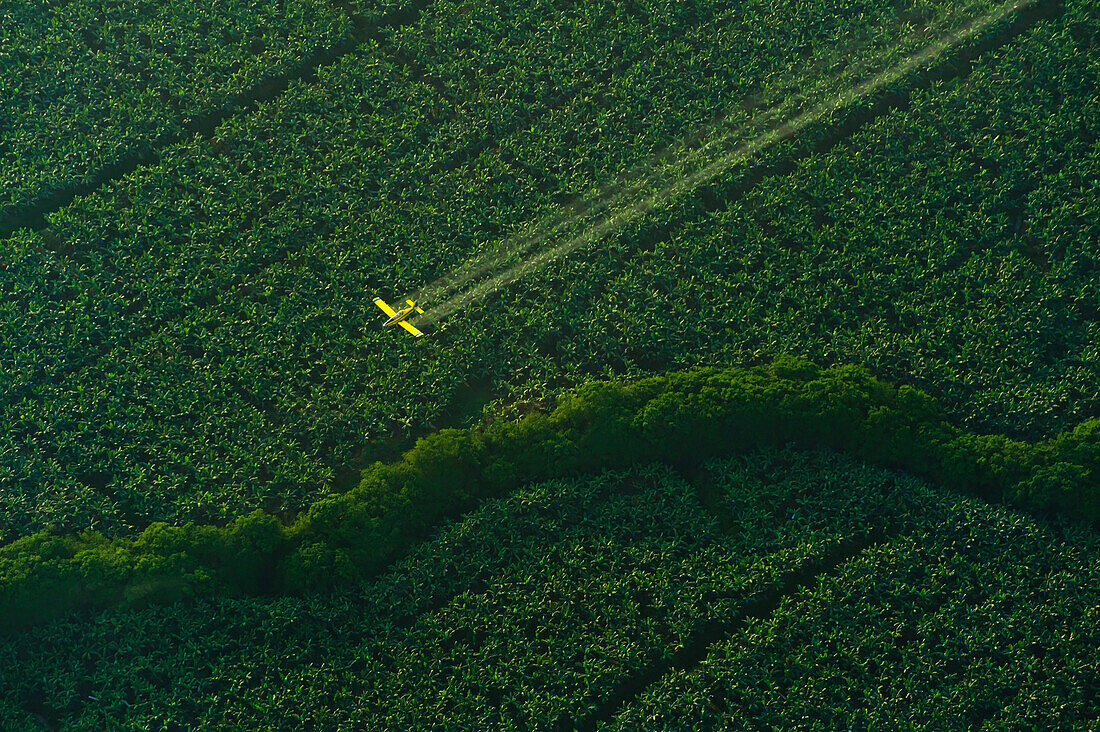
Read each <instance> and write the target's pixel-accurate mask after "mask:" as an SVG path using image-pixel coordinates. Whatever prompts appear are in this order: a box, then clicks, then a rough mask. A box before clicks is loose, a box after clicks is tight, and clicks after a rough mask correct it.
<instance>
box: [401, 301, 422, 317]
mask: <svg viewBox="0 0 1100 732" xmlns="http://www.w3.org/2000/svg"><path fill="white" fill-rule="evenodd" d="M405 302H407V303H408V304H410V305H412V306H413V310H415V311H416V312H418V313H420V314H423V313H424V310H423V309H422V308H421V307H420V306H419V305H417V304H416V303H415V302H413V301H412V300H406V301H405Z"/></svg>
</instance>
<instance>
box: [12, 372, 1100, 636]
mask: <svg viewBox="0 0 1100 732" xmlns="http://www.w3.org/2000/svg"><path fill="white" fill-rule="evenodd" d="M938 415H939V412H938V410H937V409H935V405H934V404H933V403H932V401H931V400H929V399H928V398H927V396H925V395H923V394H921V393H920V392H918V391H915V390H913V389H911V388H907V387H902V388H899V389H896V390H895V389H894V388H893V387H890V386H888V385H886V384H883V383H882V382H880V381H878V380H876V379H874V378H873V377H871V375H870V374H869V373H868V372H867V370H866V369H863V368H858V367H852V366H842V367H834V368H828V369H822V368H819V367H817V366H815V365H813V364H812V363H810V362H809V361H807V360H805V359H796V358H784V359H779V360H778V361H777V363H776V364H772V365H769V366H761V367H753V368H726V369H722V368H717V367H706V368H698V369H692V370H690V371H685V372H674V373H670V374H668V375H666V376H660V377H651V378H648V379H642V380H639V381H637V382H633V383H613V382H611V383H592V384H589V385H587V386H585V387H584V388H582V389H579V390H578V391H577V393H576V394H574V395H573V396H571V397H567V398H564V399H563V400H562V402H561V403H560V404H559V405H558V406H557V408H556V409H554V410H553V412H551V413H550V414H549V415H538V414H536V415H531V416H528V417H526V418H524V419H522V420H521V421H519V422H518V423H509V422H503V421H497V422H495V423H493V424H491V425H489V426H488V427H486V428H485V429H483V430H482V429H473V430H456V429H446V430H442V431H440V432H439V433H437V434H434V435H431V436H429V437H426V438H423V439H421V440H419V441H418V442H417V444H416V446H415V447H414V448H413V449H412V450H410V451H409V452H407V453H406V454H405V455H404V457H403V458H402V459H401V460H400V461H398V462H396V463H393V464H383V463H375V464H374V465H373V466H371V467H370V468H367V469H366V470H364V471H363V475H362V480H361V482H360V483H359V485H358V486H357V487H356V488H355V489H354V490H352V491H350V492H348V493H345V494H342V495H335V496H330V497H327V498H324V499H322V500H320V501H318V502H316V503H315V504H313V505H312V506H311V507H310V508H309V509H308V510H307V511H305V512H303V514H302V515H301V516H299V518H298V519H297V520H296V521H295V522H294V523H293V524H292V525H290V526H285V527H284V526H283V525H282V524H281V523H280V522H279V521H278V520H277V519H276V518H274V517H273V516H270V515H268V514H266V513H264V512H263V511H254V512H253V513H251V514H249V515H247V516H244V517H241V518H240V519H238V520H236V521H234V522H233V523H231V524H229V525H228V526H226V527H224V528H217V527H213V526H195V525H187V526H185V527H182V528H179V527H171V526H167V525H164V524H160V523H158V524H153V525H151V526H150V527H149V528H148V529H146V531H145V532H143V533H142V534H141V535H140V536H139V537H137V538H136V539H134V540H128V539H117V540H114V541H108V540H107V539H104V538H103V537H102V536H101V535H99V534H95V533H88V534H82V535H80V536H78V537H57V536H50V535H45V534H40V535H36V536H34V537H28V538H26V539H22V540H20V541H17V542H14V543H12V544H10V545H8V546H6V547H2V548H0V587H2V588H3V589H4V590H5V591H4V592H3V593H2V594H0V620H2V621H4V623H5V625H7V626H9V627H16V626H19V625H21V624H24V623H26V622H29V621H31V620H44V619H47V618H49V617H51V616H52V615H53V614H55V613H56V614H62V613H65V612H68V611H69V610H72V609H75V608H79V607H89V606H90V607H102V606H105V605H111V604H114V603H118V602H122V603H128V602H137V601H138V600H141V601H144V600H145V599H146V598H147V597H151V592H147V593H139V596H138V597H137V598H136V599H135V597H134V596H132V595H133V593H132V592H131V593H130V594H127V591H125V590H124V589H122V588H126V587H130V588H133V587H142V586H145V587H157V586H159V585H158V583H161V582H166V583H167V584H168V586H169V587H171V588H174V589H172V591H171V592H170V593H168V595H167V597H169V598H174V597H178V596H180V594H181V593H182V594H187V593H195V592H199V591H209V590H210V589H211V588H217V589H219V590H221V591H228V592H232V593H256V592H267V591H272V590H276V591H280V592H292V593H297V592H302V591H305V590H310V589H318V588H323V587H328V586H331V585H332V584H334V583H339V582H347V581H351V580H355V579H360V578H364V577H369V576H371V575H373V574H375V573H376V572H378V571H380V570H381V569H383V568H384V567H386V566H388V565H389V564H390V563H391V562H392V561H393V560H394V559H396V558H397V557H398V556H400V554H401V553H402V552H404V551H405V550H406V549H407V548H408V547H409V546H410V545H411V544H412V543H413V542H414V541H416V540H417V538H418V537H422V536H424V535H425V534H426V533H427V532H428V531H429V530H430V529H431V528H432V527H433V526H435V525H437V524H438V523H439V522H440V521H441V520H443V519H445V518H448V517H453V516H456V515H458V514H461V513H462V512H464V511H467V510H469V509H471V508H473V507H474V506H476V505H477V504H478V503H479V502H480V501H482V500H483V499H485V498H488V497H493V496H498V495H502V494H504V493H505V492H507V491H509V490H512V489H514V488H516V487H517V486H518V485H520V484H521V483H524V482H531V481H538V480H544V479H548V478H554V477H564V476H571V475H579V474H583V473H585V472H591V471H593V470H598V469H601V468H607V467H624V466H628V465H631V464H635V463H638V462H645V461H649V460H663V461H667V462H672V463H676V464H685V463H687V464H695V465H698V464H700V463H701V462H702V461H704V460H706V459H707V458H710V457H714V456H718V455H724V454H728V453H730V452H736V451H744V450H749V449H758V448H760V447H767V446H775V445H785V444H794V445H798V446H801V447H807V448H808V447H819V446H828V447H833V448H837V449H842V450H846V451H849V452H851V453H852V454H854V455H857V456H860V457H863V458H865V459H869V460H875V461H879V462H882V463H884V464H886V465H889V466H892V467H896V468H900V469H903V470H906V471H908V472H912V473H915V474H918V475H922V476H925V477H927V478H929V479H930V480H933V481H935V482H937V483H940V484H943V485H947V486H950V487H953V488H956V489H958V490H961V491H963V492H968V493H971V494H976V495H979V496H982V497H984V498H986V499H989V500H994V501H999V500H1009V501H1015V502H1017V503H1019V504H1021V505H1023V506H1027V507H1030V508H1035V509H1040V510H1044V511H1050V512H1060V513H1066V514H1068V515H1070V516H1077V517H1081V518H1085V519H1089V520H1091V521H1098V520H1100V489H1098V488H1097V486H1098V482H1097V480H1096V478H1097V473H1096V455H1097V442H1098V440H1100V430H1097V428H1096V424H1095V422H1090V423H1087V424H1085V425H1082V426H1081V427H1080V428H1078V429H1076V430H1074V431H1073V432H1071V433H1068V434H1066V435H1060V436H1057V437H1055V438H1054V439H1052V440H1048V441H1045V442H1040V443H1027V442H1022V441H1018V440H1011V439H1008V438H1006V437H1004V436H1001V435H974V434H970V433H964V432H962V431H960V430H959V429H957V428H955V427H952V426H950V425H949V424H947V423H946V422H943V421H939V419H938ZM1075 460H1080V462H1075ZM41 583H45V584H41ZM192 583H194V584H193V586H192ZM40 587H47V588H50V590H51V591H61V590H62V589H64V593H63V597H65V598H66V599H65V600H64V601H63V602H60V603H57V604H56V605H52V606H51V605H50V600H48V599H47V598H48V597H50V596H49V595H43V594H41V593H40V591H39V589H38V588H40ZM51 607H52V608H53V609H52V610H51V609H50V608H51Z"/></svg>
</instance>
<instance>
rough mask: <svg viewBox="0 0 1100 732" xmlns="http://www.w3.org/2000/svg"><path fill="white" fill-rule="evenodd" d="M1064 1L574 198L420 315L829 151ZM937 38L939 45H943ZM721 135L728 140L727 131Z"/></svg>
mask: <svg viewBox="0 0 1100 732" xmlns="http://www.w3.org/2000/svg"><path fill="white" fill-rule="evenodd" d="M1061 10H1062V5H1061V3H1060V1H1059V0H1013V1H1012V2H1008V3H1004V4H1002V5H1001V6H999V7H998V8H997V9H995V10H993V11H991V12H990V13H987V14H986V15H985V16H984V17H982V18H979V19H975V20H974V21H973V22H972V24H971V26H969V27H967V28H964V29H962V30H959V31H957V32H956V33H954V34H951V35H949V36H948V38H946V39H944V40H942V41H941V42H940V43H939V44H934V45H933V46H932V47H929V48H928V49H925V50H924V51H922V52H919V53H917V54H915V55H913V56H911V57H909V58H908V59H906V60H905V61H903V62H901V63H900V64H898V65H897V66H895V67H894V68H893V69H890V70H888V71H884V72H883V73H882V74H880V75H879V76H878V77H876V78H875V79H871V80H869V81H866V82H864V83H863V84H862V85H860V86H859V87H857V88H856V89H854V90H849V91H848V92H846V93H842V94H838V95H836V97H834V98H832V99H826V100H825V101H822V102H820V103H819V104H817V105H816V106H815V107H813V108H811V109H810V110H809V111H805V112H801V113H799V114H797V115H796V116H794V117H793V118H789V119H788V120H786V121H784V122H781V123H779V124H774V123H772V122H769V121H768V120H767V118H766V117H765V119H764V120H763V121H764V123H765V124H766V125H767V126H768V127H770V129H769V130H768V131H767V132H765V133H764V134H762V135H760V136H759V137H757V138H754V139H751V140H748V141H745V142H743V143H741V144H740V145H738V146H737V147H735V148H734V149H733V150H732V151H730V152H726V153H725V154H723V155H722V156H721V157H719V158H718V159H717V160H716V161H715V162H711V163H709V164H706V165H704V166H703V167H701V168H699V169H696V170H694V171H692V172H688V173H686V175H685V176H684V178H681V179H679V180H673V181H672V182H670V183H668V184H666V185H665V186H664V187H661V188H659V189H657V190H653V188H652V187H650V186H649V185H647V184H648V183H649V181H646V180H642V181H641V182H639V183H637V184H635V185H633V186H631V187H630V188H628V189H627V190H626V191H625V192H622V193H613V194H612V195H611V196H610V197H608V194H609V190H610V189H605V190H603V191H601V192H600V193H599V194H598V195H597V196H594V197H592V198H591V199H589V200H588V201H586V202H583V203H580V204H575V207H576V208H578V209H579V210H580V213H579V214H575V215H574V216H572V217H569V216H559V217H558V219H557V220H556V221H554V223H553V228H552V229H551V232H550V236H547V237H545V239H549V243H550V246H548V247H545V246H544V247H543V248H542V250H541V251H536V250H537V249H538V248H539V247H538V245H539V244H540V243H542V242H540V241H538V240H535V237H537V232H535V233H533V234H530V235H529V238H528V244H527V245H526V246H524V247H523V252H524V253H527V252H531V251H535V254H534V256H533V257H532V258H531V259H528V260H526V261H522V262H520V263H518V264H514V265H513V266H511V267H510V268H508V269H506V270H505V271H504V272H501V273H498V274H495V275H493V276H491V277H489V278H487V279H483V280H480V281H478V282H477V283H476V284H475V285H474V286H473V287H471V288H469V289H467V290H464V291H461V292H458V291H455V290H454V288H453V287H448V285H447V281H448V279H449V278H448V277H446V276H445V277H442V278H440V279H439V280H437V281H436V282H434V283H432V284H431V285H428V286H426V287H425V288H423V289H422V290H421V291H419V292H418V293H416V294H417V295H418V296H421V297H425V298H426V299H428V300H429V304H432V305H433V308H432V310H431V311H430V312H429V314H428V315H427V316H425V317H424V318H421V319H420V320H421V322H423V323H426V324H432V323H437V322H439V321H441V320H443V319H445V318H446V317H448V316H450V315H452V314H455V313H457V312H459V311H460V310H462V309H463V308H464V307H466V306H468V305H469V304H471V303H473V302H476V301H478V300H481V299H483V298H485V297H488V296H490V295H492V294H494V293H495V292H497V291H498V290H500V289H502V288H504V287H507V286H508V285H510V284H512V283H513V282H515V281H516V280H518V279H520V278H521V277H523V276H525V275H527V274H530V273H533V272H535V271H537V270H539V269H541V268H542V267H544V266H546V265H548V264H550V263H551V262H553V261H556V260H557V259H560V258H561V257H563V256H566V255H568V254H570V253H572V252H574V251H576V250H578V249H581V248H583V247H585V246H587V245H590V244H592V243H593V242H595V241H597V240H600V239H603V238H604V237H606V236H608V235H610V234H614V233H617V232H619V231H620V230H621V229H623V228H625V227H627V226H628V225H630V224H632V223H634V222H635V221H637V220H638V219H640V218H642V217H643V216H645V215H647V214H649V213H652V212H653V211H654V210H656V209H658V208H660V207H662V206H664V205H667V204H669V203H671V202H673V201H675V200H677V199H678V198H680V197H681V196H688V195H698V196H700V197H701V202H702V205H703V206H704V208H705V209H707V210H715V209H717V208H718V207H719V206H720V205H721V203H722V201H724V200H730V199H734V198H736V197H737V196H739V195H742V194H744V193H745V192H747V191H748V190H750V189H751V188H753V187H754V186H756V185H757V184H759V183H761V182H763V181H764V180H766V179H769V178H772V177H776V176H779V175H785V174H789V173H791V172H793V171H794V170H796V168H797V163H798V162H799V161H800V160H802V159H804V158H806V157H808V156H810V155H812V154H817V153H821V152H825V151H828V150H829V149H831V148H833V147H835V146H836V145H837V144H839V143H841V142H843V141H844V140H846V139H848V138H850V137H851V136H853V135H854V134H856V133H857V132H858V131H859V130H861V129H862V128H863V127H864V126H865V125H867V124H869V123H871V122H873V121H874V120H876V119H878V118H880V117H882V116H885V115H886V114H889V113H890V112H892V111H894V110H898V109H902V110H904V109H908V108H909V105H910V99H911V96H912V92H913V91H915V90H923V89H927V88H929V87H931V86H932V85H933V84H935V83H937V82H941V81H946V80H951V79H963V78H966V76H968V75H969V73H970V72H971V70H972V69H973V68H974V66H975V62H976V61H977V60H978V59H979V58H980V57H981V56H982V55H983V54H985V53H987V52H989V51H991V50H994V49H996V48H999V47H1002V46H1004V45H1007V44H1008V43H1009V42H1010V41H1011V40H1012V39H1014V38H1015V37H1017V36H1019V35H1020V34H1022V33H1023V32H1025V31H1026V30H1027V29H1029V28H1031V27H1032V26H1033V25H1035V24H1036V23H1038V22H1039V21H1040V20H1042V19H1044V18H1048V17H1052V16H1055V15H1057V14H1058V13H1059V12H1060V11H1061ZM1013 15H1014V16H1015V17H1012V19H1011V20H1010V21H1009V22H1008V23H1007V24H1006V25H1005V26H1004V27H1002V28H1000V29H999V30H996V31H994V32H992V33H989V32H988V31H989V29H990V28H993V27H996V26H998V25H999V24H1001V23H1003V22H1004V21H1005V20H1007V19H1008V18H1009V17H1010V16H1013ZM952 36H953V37H952ZM936 45H939V48H938V49H937V48H936V47H935V46H936ZM899 87H900V88H899ZM862 99H869V100H870V104H868V105H867V106H864V107H859V106H856V107H853V103H854V102H857V101H860V100H862ZM773 124H774V126H773ZM813 133H816V134H813ZM797 137H804V138H806V143H805V144H804V145H802V146H801V147H800V148H799V149H798V150H795V151H792V152H791V153H789V154H787V155H785V156H783V157H781V158H779V159H778V160H775V161H773V162H768V163H765V164H763V165H754V166H753V167H752V168H751V169H750V170H748V171H747V172H746V173H745V174H743V175H741V176H739V177H737V178H735V179H734V180H732V181H729V182H727V183H718V184H713V183H712V180H713V179H714V178H715V177H717V176H719V175H721V174H722V173H725V172H726V171H727V170H729V169H730V168H731V167H733V166H734V165H736V164H738V163H743V162H748V161H749V160H751V159H752V158H753V157H755V156H757V155H758V154H760V153H761V152H763V151H764V150H765V149H766V148H768V147H770V146H771V145H773V144H775V143H777V142H781V141H785V140H789V139H793V138H797ZM715 142H717V143H718V144H719V145H720V144H721V139H719V140H718V141H715ZM704 147H706V146H705V145H704ZM689 155H698V153H697V152H693V153H689ZM704 186H707V188H704ZM638 193H641V194H642V195H643V196H644V197H643V198H642V199H641V200H640V201H639V200H636V199H632V198H631V195H632V194H638ZM602 198H608V200H601V199H602ZM615 201H626V204H625V205H623V206H622V207H621V208H620V209H619V210H617V211H614V210H613V211H608V212H606V213H604V212H605V211H607V209H608V208H609V207H610V206H612V205H614V202H615ZM587 211H595V212H596V214H597V215H596V217H595V218H594V219H593V220H592V221H591V222H588V223H585V224H582V223H581V222H580V221H579V220H580V219H582V218H584V217H585V213H586V212H587ZM680 223H682V221H677V220H676V219H675V218H672V219H669V220H665V221H663V222H661V223H658V224H653V225H650V226H648V227H646V228H645V229H643V231H642V232H641V234H640V236H639V237H638V241H639V242H640V245H639V246H637V247H636V248H638V249H640V250H641V251H646V250H648V249H652V248H653V247H654V246H656V244H657V243H658V242H659V241H661V240H662V239H663V238H664V237H666V236H667V235H668V234H669V233H670V232H671V231H672V230H673V229H674V228H675V227H676V226H678V225H679V224H680ZM563 227H572V228H573V229H574V230H577V229H579V230H580V232H579V233H576V234H575V235H574V236H572V237H570V238H567V239H565V240H564V241H555V240H554V238H553V237H552V234H553V232H554V231H557V230H558V229H560V228H563ZM545 239H544V241H545ZM624 244H625V242H624ZM624 248H625V247H624ZM509 254H510V252H507V251H504V252H499V253H496V252H494V253H491V255H490V256H492V260H491V262H490V263H489V264H480V263H478V262H476V261H475V262H474V263H468V264H467V267H471V265H472V268H473V270H474V274H473V275H472V276H464V275H461V274H458V278H459V279H460V280H462V282H463V283H465V282H467V281H474V280H476V279H477V278H478V277H479V276H481V275H486V274H488V273H489V272H491V271H492V269H493V266H492V265H493V264H496V263H497V262H498V261H499V260H500V259H503V258H505V257H508V256H509ZM433 290H443V291H444V292H452V293H453V294H451V295H450V296H448V297H447V299H445V300H443V301H442V302H438V303H432V302H431V295H432V291H433Z"/></svg>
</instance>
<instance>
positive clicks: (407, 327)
mask: <svg viewBox="0 0 1100 732" xmlns="http://www.w3.org/2000/svg"><path fill="white" fill-rule="evenodd" d="M398 325H400V326H401V327H402V328H404V329H405V330H407V331H409V332H410V333H412V334H413V335H414V336H416V337H417V338H419V337H420V336H422V335H424V334H423V333H421V332H420V331H418V330H417V329H416V328H415V327H414V326H412V325H410V324H409V321H407V320H402V321H401V322H400V323H398Z"/></svg>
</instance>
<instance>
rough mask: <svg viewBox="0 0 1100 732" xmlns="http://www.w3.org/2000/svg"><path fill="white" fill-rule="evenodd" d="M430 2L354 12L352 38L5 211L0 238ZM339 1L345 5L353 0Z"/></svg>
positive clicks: (413, 0)
mask: <svg viewBox="0 0 1100 732" xmlns="http://www.w3.org/2000/svg"><path fill="white" fill-rule="evenodd" d="M429 4H430V0H410V2H409V3H408V4H407V5H405V6H404V7H401V8H398V9H396V10H392V11H390V12H389V13H386V14H385V15H383V16H382V17H381V18H380V19H379V20H378V21H376V22H375V21H370V20H367V19H365V18H364V17H363V16H361V15H358V14H354V13H352V14H349V17H348V20H349V21H350V22H351V24H352V31H351V33H350V34H349V36H348V37H347V38H346V39H345V40H344V41H342V42H341V43H339V44H337V45H336V46H333V47H332V48H327V49H322V50H319V51H316V52H314V53H312V54H310V55H308V56H305V57H304V58H303V59H302V61H301V62H300V63H299V64H298V66H297V68H296V69H293V70H290V71H287V72H285V73H281V74H274V75H272V76H269V77H267V78H266V79H264V80H263V81H261V82H260V83H258V84H256V85H255V86H253V87H252V88H251V89H249V90H247V91H245V92H242V93H240V94H238V95H236V96H235V97H234V98H232V99H230V100H228V101H227V102H226V103H225V104H224V105H223V107H222V108H221V109H217V110H211V111H209V112H206V113H203V114H198V115H195V116H193V117H191V118H190V119H189V120H187V122H186V123H185V124H183V125H182V128H183V129H182V130H181V131H180V132H174V133H167V134H163V135H160V136H159V137H157V138H156V139H155V140H153V141H152V142H150V143H148V144H146V145H143V146H142V147H140V148H137V149H134V150H131V151H130V152H127V153H124V154H123V155H121V156H120V157H119V158H118V159H117V160H116V161H115V162H113V163H110V164H108V165H105V166H103V167H102V168H100V169H99V170H96V171H93V172H90V173H89V174H88V175H87V177H86V178H85V179H84V181H83V182H79V183H69V184H68V185H62V186H60V187H59V188H57V189H56V190H53V191H50V192H48V193H43V194H41V195H39V196H38V197H37V198H36V199H34V200H32V201H29V202H27V203H25V204H23V205H21V206H14V207H11V208H9V209H8V210H6V211H4V214H5V215H4V216H3V217H2V218H0V238H6V237H8V236H11V235H12V234H14V233H15V232H17V231H19V230H20V229H24V228H29V229H33V230H36V231H40V230H42V229H45V228H47V226H48V224H47V221H46V217H47V216H49V215H50V214H51V213H53V212H54V211H57V210H58V209H60V208H63V207H64V206H67V205H69V204H70V203H72V202H73V200H75V199H76V198H79V197H80V196H87V195H89V194H91V193H93V192H95V191H96V190H97V189H99V188H101V187H103V186H104V185H106V184H108V183H110V182H111V181H114V180H118V179H120V178H124V177H125V176H127V175H130V174H131V173H133V172H134V171H135V170H137V169H138V168H139V167H141V166H142V165H148V164H149V163H152V162H155V161H156V160H157V159H158V158H159V153H160V151H161V150H163V149H164V148H166V147H170V146H172V145H175V144H178V143H180V142H183V141H184V140H187V139H190V138H192V137H194V136H196V135H197V136H200V137H204V138H207V137H210V136H211V135H212V134H213V132H214V131H215V130H216V129H217V128H218V127H220V126H221V124H222V123H223V122H225V121H226V120H227V119H230V118H232V117H235V116H237V115H240V114H247V113H249V112H251V111H253V110H255V109H256V108H257V107H258V106H259V105H260V104H262V103H264V102H267V101H271V100H272V99H276V98H278V97H279V96H280V95H281V94H283V92H285V91H286V90H287V89H288V88H289V87H290V85H291V84H292V83H293V82H295V81H301V82H305V83H312V82H315V81H316V80H317V77H318V73H319V72H320V70H321V69H323V68H325V67H327V66H332V65H333V64H335V63H337V62H338V61H339V60H340V59H341V58H343V57H344V56H346V55H348V54H350V53H352V52H353V51H354V50H355V49H356V48H358V47H359V46H361V45H362V44H364V43H367V42H370V41H384V40H385V37H386V32H387V31H389V30H392V29H397V28H401V27H404V26H408V25H412V24H413V23H415V22H417V20H419V18H420V14H421V13H422V12H423V11H424V10H425V9H426V8H427V7H428V5H429ZM336 5H337V6H338V7H340V8H346V7H349V6H350V3H346V2H345V3H338V4H336Z"/></svg>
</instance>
